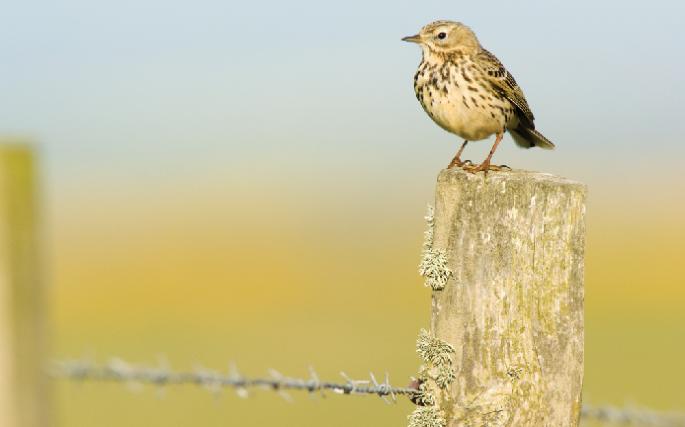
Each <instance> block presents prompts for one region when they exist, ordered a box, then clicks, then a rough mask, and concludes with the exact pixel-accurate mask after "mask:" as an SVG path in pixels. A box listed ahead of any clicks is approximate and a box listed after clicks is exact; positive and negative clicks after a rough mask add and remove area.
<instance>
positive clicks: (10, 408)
mask: <svg viewBox="0 0 685 427" xmlns="http://www.w3.org/2000/svg"><path fill="white" fill-rule="evenodd" d="M36 203H37V200H36V177H35V171H34V158H33V153H32V150H31V149H30V148H29V147H27V146H26V145H23V144H19V143H12V142H10V143H3V142H2V141H0V426H3V427H45V426H47V425H48V424H49V419H48V417H49V414H50V405H49V394H50V393H49V384H48V380H47V378H46V375H44V368H45V365H44V363H45V358H46V357H47V348H46V347H47V345H46V341H47V339H46V338H47V337H46V332H45V326H46V310H45V308H46V307H45V305H46V304H45V300H44V298H45V289H44V288H43V283H42V281H41V271H40V268H39V267H38V266H39V258H40V253H39V242H38V232H37V225H38V224H37V223H38V218H37V209H36Z"/></svg>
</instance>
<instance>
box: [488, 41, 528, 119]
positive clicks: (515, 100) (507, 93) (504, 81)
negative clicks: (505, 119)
mask: <svg viewBox="0 0 685 427" xmlns="http://www.w3.org/2000/svg"><path fill="white" fill-rule="evenodd" d="M478 63H479V64H481V66H482V67H483V71H484V72H485V77H486V79H488V80H489V81H490V83H491V84H492V86H493V88H494V89H495V90H496V91H498V92H500V93H501V94H502V95H503V96H504V97H505V98H507V99H508V100H509V101H510V102H511V103H512V104H514V105H515V106H516V107H517V108H518V110H519V112H520V113H521V114H520V115H522V116H523V118H524V119H525V120H526V122H528V123H527V124H528V125H529V126H530V127H531V128H533V129H534V128H535V126H534V125H533V120H535V117H534V116H533V112H532V111H530V107H529V106H528V101H526V97H525V96H523V91H522V90H521V88H520V87H519V85H518V84H517V83H516V80H515V79H514V76H512V75H511V73H510V72H509V71H507V69H506V68H504V65H502V63H501V62H500V61H499V59H497V57H496V56H495V55H493V54H492V53H490V52H489V51H487V50H486V49H481V51H480V53H478Z"/></svg>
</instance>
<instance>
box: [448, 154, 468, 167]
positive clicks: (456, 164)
mask: <svg viewBox="0 0 685 427" xmlns="http://www.w3.org/2000/svg"><path fill="white" fill-rule="evenodd" d="M469 166H473V162H472V161H471V160H461V159H459V158H457V157H455V158H454V159H452V161H451V162H450V164H449V165H447V169H452V168H455V167H457V168H464V167H469Z"/></svg>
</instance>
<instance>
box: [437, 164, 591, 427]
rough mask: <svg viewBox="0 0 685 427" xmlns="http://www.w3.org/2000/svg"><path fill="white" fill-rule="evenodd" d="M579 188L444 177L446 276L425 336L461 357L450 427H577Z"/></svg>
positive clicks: (446, 404) (513, 176)
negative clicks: (447, 345) (432, 336)
mask: <svg viewBox="0 0 685 427" xmlns="http://www.w3.org/2000/svg"><path fill="white" fill-rule="evenodd" d="M585 196H586V189H585V186H583V185H581V184H579V183H576V182H572V181H569V180H566V179H563V178H559V177H556V176H552V175H549V174H543V173H533V172H525V171H508V172H491V173H489V174H488V175H487V177H485V178H484V177H483V174H477V175H474V174H470V173H466V172H464V171H461V170H459V169H453V170H445V171H442V172H441V173H440V175H439V177H438V184H437V189H436V201H435V219H434V221H435V222H434V247H435V248H437V249H443V250H444V251H445V253H446V255H447V260H448V261H447V265H448V268H449V269H450V270H451V272H452V275H451V278H450V279H449V281H448V282H447V284H446V286H445V288H444V289H443V290H434V291H433V305H432V319H431V329H432V331H433V334H435V336H436V337H437V338H440V339H442V340H444V341H446V342H448V343H450V344H451V345H452V346H454V349H455V350H456V352H455V354H454V355H453V358H454V360H453V366H454V369H455V374H456V378H455V380H454V381H453V382H452V384H451V386H450V387H449V388H448V389H447V391H443V392H440V391H439V392H438V393H439V394H440V395H439V396H438V399H437V402H436V403H437V404H438V405H439V407H440V408H441V409H442V411H443V413H444V414H445V418H446V420H447V425H448V426H450V427H455V426H520V427H547V426H549V427H565V426H577V425H578V422H579V417H580V410H581V386H582V382H583V268H584V265H583V256H584V245H585V222H584V221H585Z"/></svg>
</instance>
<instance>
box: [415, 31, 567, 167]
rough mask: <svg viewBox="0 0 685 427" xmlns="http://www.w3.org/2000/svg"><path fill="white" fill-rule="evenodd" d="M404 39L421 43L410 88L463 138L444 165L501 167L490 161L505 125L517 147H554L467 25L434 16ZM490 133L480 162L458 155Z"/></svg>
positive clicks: (436, 119)
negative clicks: (490, 142) (492, 140)
mask: <svg viewBox="0 0 685 427" xmlns="http://www.w3.org/2000/svg"><path fill="white" fill-rule="evenodd" d="M402 40H403V41H406V42H411V43H417V44H418V45H420V46H421V50H422V54H423V57H422V60H421V63H420V64H419V68H418V70H417V71H416V74H415V75H414V92H415V94H416V98H417V99H418V101H419V102H420V103H421V106H422V107H423V109H424V111H425V112H426V113H427V114H428V116H429V117H430V118H431V119H433V121H434V122H435V123H436V124H438V125H439V126H440V127H441V128H443V129H444V130H446V131H447V132H450V133H452V134H455V135H457V136H459V137H460V138H463V139H464V142H463V143H462V145H461V147H460V148H459V150H458V151H457V154H456V155H455V156H454V158H453V159H452V161H451V162H450V163H449V165H448V166H447V168H448V169H450V168H453V167H455V166H456V167H461V168H463V169H465V170H467V171H469V172H472V173H476V172H479V171H483V172H484V173H485V174H487V173H488V171H489V170H501V169H502V168H501V167H499V166H496V165H492V164H491V161H492V156H493V154H495V151H496V150H497V147H498V146H499V144H500V142H501V141H502V138H503V137H504V133H505V132H506V131H509V133H510V134H511V136H512V138H513V139H514V142H515V143H516V144H517V145H518V146H520V147H523V148H531V147H540V148H544V149H553V148H554V144H553V143H552V142H551V141H550V140H549V139H547V138H546V137H545V136H543V135H542V134H541V133H540V132H538V131H537V130H536V129H535V124H534V121H535V117H534V116H533V112H532V111H531V110H530V107H529V106H528V102H527V101H526V98H525V96H524V95H523V91H522V90H521V88H520V87H519V85H518V84H517V83H516V80H515V79H514V76H512V75H511V73H510V72H509V71H508V70H507V69H506V68H505V67H504V65H502V63H501V62H500V61H499V59H497V57H496V56H495V55H493V54H492V53H490V52H489V51H488V50H487V49H485V48H483V46H481V44H480V42H479V41H478V38H477V37H476V34H475V33H474V32H473V30H471V28H469V27H468V26H466V25H464V24H462V23H461V22H455V21H446V20H441V21H435V22H431V23H430V24H428V25H426V26H424V27H423V28H421V30H420V31H419V33H418V34H416V35H413V36H408V37H404V38H403V39H402ZM493 134H494V135H496V137H495V143H494V144H493V146H492V148H491V150H490V153H489V154H488V156H487V158H486V159H485V160H484V161H483V162H482V163H481V164H479V165H473V164H471V163H470V162H468V161H467V162H465V161H462V160H461V155H462V153H463V152H464V148H466V145H467V144H468V143H469V142H470V141H480V140H484V139H487V138H489V137H491V136H492V135H493Z"/></svg>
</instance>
